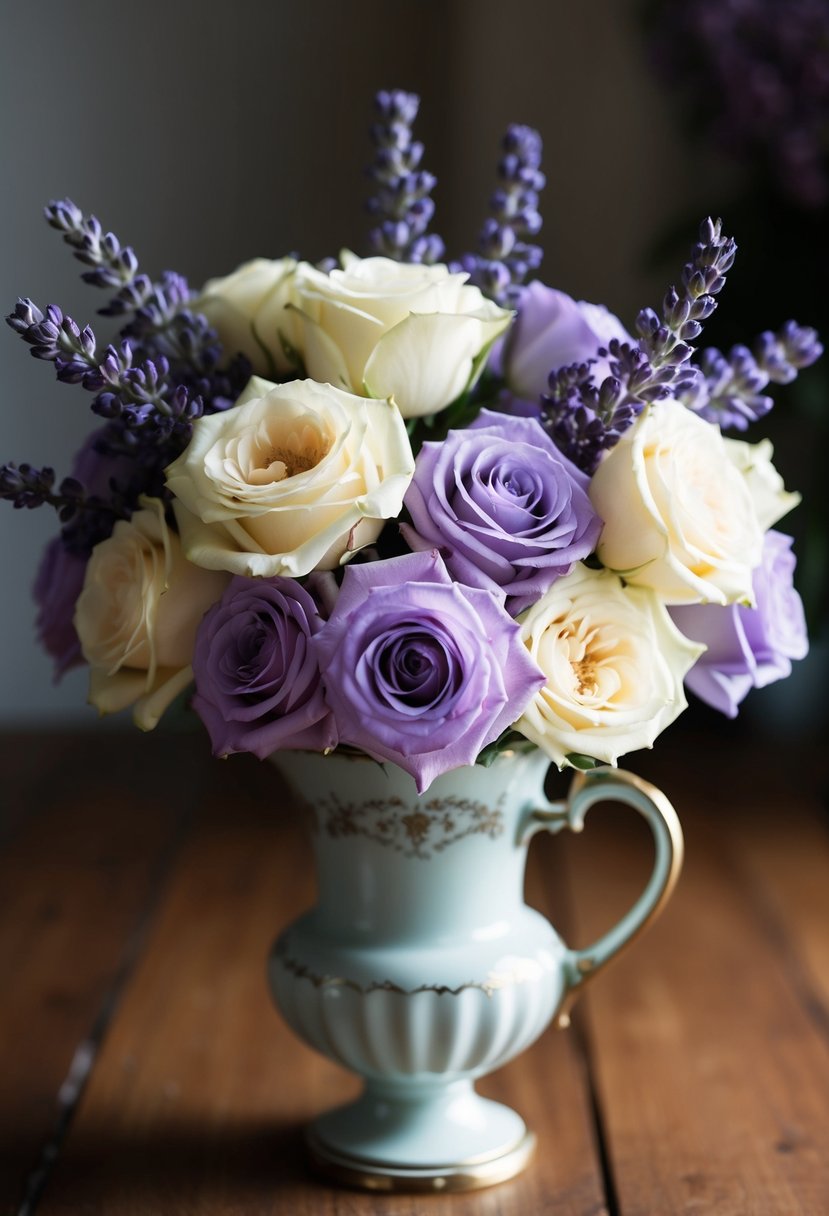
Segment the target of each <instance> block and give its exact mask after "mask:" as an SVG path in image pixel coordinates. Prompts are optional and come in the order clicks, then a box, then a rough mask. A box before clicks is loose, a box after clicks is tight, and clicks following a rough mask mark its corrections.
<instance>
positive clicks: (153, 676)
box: [74, 498, 229, 730]
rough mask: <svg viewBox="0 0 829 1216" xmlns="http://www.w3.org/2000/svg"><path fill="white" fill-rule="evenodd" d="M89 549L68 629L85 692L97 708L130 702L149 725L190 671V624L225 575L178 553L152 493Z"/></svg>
mask: <svg viewBox="0 0 829 1216" xmlns="http://www.w3.org/2000/svg"><path fill="white" fill-rule="evenodd" d="M142 503H143V506H142V509H141V510H140V511H136V512H135V514H134V515H133V516H132V519H130V520H119V522H118V523H117V524H116V525H115V528H114V530H113V532H112V535H111V536H110V537H108V538H107V539H106V540H103V541H101V542H100V543H99V544H97V545H96V546H95V548H94V549H93V550H92V555H91V556H90V558H89V562H88V564H87V567H86V577H85V579H84V585H83V590H82V591H81V594H80V596H79V597H78V601H77V604H76V606H75V622H74V623H75V629H76V630H77V634H78V637H79V638H80V641H81V649H82V651H83V655H84V658H85V659H86V660H87V662H88V663H89V665H90V673H89V700H90V702H91V704H92V705H94V706H96V708H97V709H98V710H99V711H100V712H101V713H102V714H107V713H117V711H118V710H121V709H126V707H127V706H128V705H133V706H134V710H133V717H134V719H135V722H136V724H137V725H138V726H140V727H141V728H142V729H143V730H152V728H153V727H154V726H155V725H156V723H157V722H158V720H159V718H160V717H161V715H162V714H163V712H164V710H165V709H166V708H167V706H168V705H169V704H170V702H171V701H173V700H174V699H175V697H176V696H178V694H179V693H180V692H182V691H183V690H184V689H185V688H186V687H187V685H188V684H189V683H190V681H191V680H192V678H193V671H192V668H191V666H190V663H191V660H192V657H193V647H194V644H195V639H196V630H197V628H198V625H199V622H200V621H201V618H202V617H203V616H204V614H205V612H206V611H207V609H208V608H209V607H210V606H211V604H213V603H215V602H216V600H218V599H220V598H221V596H222V593H223V591H224V589H225V587H226V586H227V583H228V581H229V580H228V576H227V575H222V574H215V573H214V572H212V571H208V570H201V569H199V567H198V566H192V565H191V564H190V563H189V562H188V561H186V560H185V558H184V554H183V553H182V550H181V544H180V542H179V539H178V537H177V536H176V535H175V533H173V532H170V530H169V529H168V527H167V523H166V520H165V518H164V506H163V504H162V503H161V502H160V501H159V500H158V499H157V498H147V499H143V500H142Z"/></svg>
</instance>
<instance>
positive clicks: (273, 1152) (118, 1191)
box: [0, 1119, 327, 1216]
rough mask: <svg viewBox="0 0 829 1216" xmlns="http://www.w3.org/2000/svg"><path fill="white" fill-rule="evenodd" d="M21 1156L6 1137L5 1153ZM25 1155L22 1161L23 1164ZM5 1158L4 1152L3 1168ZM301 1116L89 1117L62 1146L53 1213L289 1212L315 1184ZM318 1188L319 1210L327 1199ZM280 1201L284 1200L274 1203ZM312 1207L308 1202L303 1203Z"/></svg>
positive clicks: (45, 1207) (46, 1193)
mask: <svg viewBox="0 0 829 1216" xmlns="http://www.w3.org/2000/svg"><path fill="white" fill-rule="evenodd" d="M13 1156H14V1146H13V1145H11V1146H10V1145H8V1144H7V1145H4V1147H3V1157H4V1158H6V1160H7V1161H8V1160H9V1159H10V1158H12V1157H13ZM19 1164H20V1163H19V1162H18V1168H19ZM4 1166H5V1162H4V1161H3V1160H2V1159H0V1171H2V1170H3V1169H4ZM313 1183H314V1178H313V1175H312V1174H311V1172H310V1170H309V1168H308V1166H307V1163H306V1154H305V1145H304V1140H303V1127H302V1125H301V1124H286V1125H280V1124H277V1123H273V1122H270V1123H269V1122H265V1121H252V1122H250V1123H237V1124H236V1125H230V1126H228V1125H226V1124H222V1125H214V1126H211V1125H210V1124H209V1123H207V1122H199V1121H196V1120H194V1121H192V1122H186V1121H185V1120H184V1119H181V1120H170V1121H168V1122H167V1123H158V1124H155V1125H154V1126H153V1127H152V1128H151V1129H148V1130H147V1131H146V1133H142V1132H141V1131H136V1132H135V1133H133V1134H132V1135H129V1137H127V1134H126V1133H125V1132H124V1131H122V1130H121V1129H119V1130H118V1131H114V1130H113V1129H112V1128H110V1127H107V1126H105V1125H100V1126H91V1125H89V1124H86V1125H84V1126H83V1127H82V1128H78V1132H77V1134H71V1135H70V1137H69V1140H68V1143H67V1145H66V1147H65V1148H64V1149H63V1151H62V1152H61V1153H59V1154H58V1157H57V1160H56V1161H55V1163H54V1166H53V1168H52V1170H51V1171H50V1173H49V1176H48V1179H47V1181H46V1185H45V1188H44V1190H43V1200H42V1209H41V1208H40V1206H39V1207H38V1211H40V1210H42V1211H43V1213H44V1216H47V1214H49V1213H51V1214H53V1216H54V1214H55V1213H64V1212H65V1213H70V1212H71V1213H73V1214H76V1213H79V1212H84V1213H86V1212H90V1213H91V1212H101V1213H106V1214H107V1216H115V1214H116V1213H120V1212H130V1213H134V1212H141V1213H147V1214H149V1213H153V1214H159V1216H161V1214H164V1216H166V1214H167V1213H170V1214H171V1216H172V1214H173V1213H186V1212H195V1211H211V1212H212V1211H216V1212H219V1211H244V1212H245V1214H246V1216H254V1214H255V1213H258V1212H260V1211H262V1212H265V1211H267V1212H268V1213H272V1212H275V1211H284V1212H286V1213H288V1212H293V1211H296V1210H298V1208H299V1205H297V1207H296V1208H295V1207H292V1206H291V1205H292V1198H291V1197H292V1196H294V1195H297V1194H298V1192H299V1191H300V1190H301V1191H302V1192H303V1193H304V1194H305V1195H307V1194H308V1190H309V1184H311V1185H313ZM325 1189H326V1188H325V1187H324V1186H323V1185H322V1184H320V1185H319V1186H314V1190H315V1191H318V1193H319V1198H320V1203H319V1210H323V1209H324V1208H325V1207H326V1206H327V1205H326V1204H325V1200H324V1197H323V1192H324V1190H325ZM276 1201H278V1204H277V1206H274V1204H275V1202H276ZM303 1210H304V1209H303Z"/></svg>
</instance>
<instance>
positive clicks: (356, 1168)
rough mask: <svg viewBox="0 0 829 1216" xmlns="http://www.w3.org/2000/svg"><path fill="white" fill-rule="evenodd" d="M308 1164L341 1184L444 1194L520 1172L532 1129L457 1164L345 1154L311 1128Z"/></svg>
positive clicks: (479, 1186) (532, 1145) (532, 1146)
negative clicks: (501, 1149) (489, 1153)
mask: <svg viewBox="0 0 829 1216" xmlns="http://www.w3.org/2000/svg"><path fill="white" fill-rule="evenodd" d="M306 1141H307V1144H308V1151H309V1154H310V1158H311V1164H312V1166H313V1167H314V1169H315V1170H316V1171H317V1172H319V1173H320V1174H323V1175H325V1177H327V1178H329V1179H330V1180H331V1181H332V1182H337V1183H339V1184H340V1185H341V1186H350V1187H356V1188H358V1189H359V1190H362V1191H386V1192H389V1191H398V1192H400V1191H403V1192H406V1191H408V1192H409V1193H411V1192H417V1193H419V1194H423V1193H424V1192H426V1193H429V1194H444V1193H448V1192H450V1191H478V1190H481V1189H482V1188H483V1187H486V1186H496V1185H497V1184H498V1183H499V1182H506V1181H507V1179H509V1178H514V1177H515V1176H516V1174H520V1173H521V1171H522V1170H523V1169H524V1168H525V1166H526V1165H527V1163H528V1162H529V1160H530V1158H531V1157H532V1155H533V1152H534V1151H535V1143H536V1137H535V1132H531V1131H527V1132H525V1133H524V1135H523V1136H522V1137H521V1139H520V1140H519V1141H518V1143H517V1144H515V1145H513V1147H512V1148H510V1149H508V1150H507V1151H506V1152H505V1153H499V1155H498V1156H497V1157H490V1158H489V1159H488V1160H486V1161H477V1162H472V1161H470V1162H459V1163H458V1164H457V1165H422V1166H418V1167H416V1168H412V1167H411V1166H405V1165H394V1164H391V1163H390V1164H388V1165H382V1164H380V1162H378V1161H368V1160H365V1159H362V1158H360V1157H347V1156H345V1155H344V1154H341V1153H338V1152H337V1151H336V1150H335V1149H331V1148H329V1147H328V1146H327V1145H326V1144H324V1143H323V1142H322V1141H321V1140H320V1139H319V1138H318V1137H317V1136H316V1134H315V1133H314V1131H313V1129H311V1130H310V1131H309V1132H308V1133H307V1136H306Z"/></svg>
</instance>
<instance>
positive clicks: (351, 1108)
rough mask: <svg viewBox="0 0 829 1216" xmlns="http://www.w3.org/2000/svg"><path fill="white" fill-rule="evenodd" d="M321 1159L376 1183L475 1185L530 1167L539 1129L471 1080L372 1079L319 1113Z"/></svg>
mask: <svg viewBox="0 0 829 1216" xmlns="http://www.w3.org/2000/svg"><path fill="white" fill-rule="evenodd" d="M307 1138H308V1146H309V1149H310V1154H311V1161H312V1164H313V1165H314V1167H315V1168H316V1169H317V1170H319V1171H320V1172H321V1173H323V1174H325V1175H327V1177H329V1178H331V1179H333V1180H334V1181H336V1182H338V1183H341V1184H345V1185H347V1186H354V1187H360V1188H362V1189H364V1190H371V1191H421V1192H423V1191H427V1192H443V1191H471V1190H477V1189H479V1188H481V1187H486V1186H494V1185H495V1184H496V1183H498V1182H506V1180H507V1179H508V1178H513V1177H514V1176H515V1175H516V1174H518V1173H520V1172H521V1170H523V1169H524V1167H525V1166H526V1164H527V1162H528V1161H529V1159H530V1157H531V1156H532V1152H533V1149H534V1148H535V1135H534V1134H533V1133H532V1132H530V1131H528V1130H527V1127H526V1124H525V1123H524V1120H523V1119H522V1118H521V1116H520V1115H518V1114H516V1112H515V1111H513V1110H510V1108H509V1107H508V1106H503V1105H502V1104H501V1103H500V1102H492V1101H490V1100H489V1099H488V1098H482V1097H480V1095H479V1094H476V1093H475V1090H474V1089H473V1087H472V1082H471V1081H468V1080H460V1081H452V1082H449V1083H445V1082H433V1081H431V1080H429V1081H422V1080H411V1081H405V1080H398V1081H383V1082H380V1081H369V1082H368V1084H367V1085H366V1089H365V1092H364V1093H363V1094H362V1095H361V1096H360V1097H359V1098H358V1099H357V1101H356V1102H352V1103H350V1104H349V1105H348V1106H342V1107H340V1108H339V1109H337V1110H334V1111H331V1112H330V1113H329V1114H327V1115H323V1116H322V1117H321V1118H319V1119H317V1120H315V1122H314V1123H313V1124H312V1125H311V1127H310V1129H309V1131H308V1137H307Z"/></svg>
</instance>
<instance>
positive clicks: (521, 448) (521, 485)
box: [402, 410, 602, 616]
mask: <svg viewBox="0 0 829 1216" xmlns="http://www.w3.org/2000/svg"><path fill="white" fill-rule="evenodd" d="M588 484H589V479H588V477H587V476H586V475H585V474H584V473H582V472H581V471H580V470H579V469H577V468H576V466H575V465H574V464H571V462H570V461H569V460H568V459H567V458H566V457H565V456H563V455H562V454H561V452H559V450H558V448H557V447H556V446H555V444H554V443H553V441H552V440H551V439H550V437H549V436H548V435H547V433H546V432H545V431H544V429H543V428H542V427H541V425H540V423H538V422H537V421H536V420H535V419H534V418H510V419H505V418H504V417H503V415H501V414H494V413H491V412H489V411H487V410H484V411H482V413H481V414H480V415H479V417H478V419H477V421H476V422H475V423H473V425H472V426H471V427H469V428H468V429H467V430H462V431H450V432H449V434H448V435H447V437H446V439H445V440H444V441H443V442H442V443H424V445H423V447H422V448H421V449H420V452H419V453H418V456H417V462H416V464H415V474H414V479H413V481H412V483H411V485H410V486H409V489H408V490H407V492H406V497H405V499H404V503H405V505H406V507H407V508H408V510H409V513H410V515H411V517H412V524H413V527H409V526H408V525H406V524H403V525H402V531H403V534H404V536H405V537H406V540H407V541H408V543H409V544H410V545H411V547H412V548H413V549H426V548H432V547H437V548H439V549H440V551H441V554H442V556H443V558H444V560H445V562H446V565H447V567H448V569H449V570H450V571H451V573H452V574H453V575H454V577H455V578H456V579H458V581H459V582H462V583H466V584H467V585H468V586H470V587H482V588H484V589H486V590H490V591H493V590H502V591H503V592H504V593H505V594H506V595H507V596H508V597H509V601H508V608H509V611H510V612H511V613H512V614H513V615H514V616H517V615H518V613H519V612H522V611H523V610H524V608H527V607H529V605H530V604H533V603H535V601H536V600H538V599H539V598H540V597H541V596H542V595H543V594H544V592H545V591H547V590H548V588H549V587H550V586H551V585H552V584H553V583H554V582H555V580H556V579H557V578H559V577H560V576H561V575H562V574H569V572H570V571H571V570H572V568H573V566H574V565H575V564H576V562H577V561H580V560H581V559H582V558H585V557H587V555H588V554H589V553H591V552H592V551H593V549H594V548H595V545H596V542H597V540H598V538H599V533H600V531H601V527H602V521H601V520H600V519H599V517H598V515H597V514H596V513H595V511H594V510H593V507H592V506H591V504H590V499H589V497H588V495H587V487H588Z"/></svg>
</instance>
